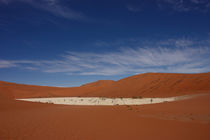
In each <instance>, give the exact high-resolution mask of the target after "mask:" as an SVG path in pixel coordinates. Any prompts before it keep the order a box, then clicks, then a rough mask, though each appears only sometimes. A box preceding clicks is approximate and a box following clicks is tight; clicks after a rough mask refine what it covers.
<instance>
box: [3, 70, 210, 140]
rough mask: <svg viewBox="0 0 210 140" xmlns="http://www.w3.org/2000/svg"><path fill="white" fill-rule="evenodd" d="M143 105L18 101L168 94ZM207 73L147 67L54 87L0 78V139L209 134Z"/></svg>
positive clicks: (194, 139)
mask: <svg viewBox="0 0 210 140" xmlns="http://www.w3.org/2000/svg"><path fill="white" fill-rule="evenodd" d="M200 93H207V94H206V95H201V96H196V97H195V98H191V99H187V100H181V101H176V102H168V103H167V102H166V103H161V104H152V105H143V106H65V105H53V104H41V103H32V102H24V101H16V100H14V98H27V97H52V96H107V97H118V96H120V97H132V96H144V97H168V96H177V95H184V94H200ZM209 93H210V73H203V74H163V73H146V74H140V75H136V76H132V77H128V78H125V79H122V80H119V81H116V82H115V81H106V80H105V81H97V82H94V83H89V84H86V85H83V86H81V87H74V88H57V87H45V86H31V85H22V84H15V83H7V82H0V140H46V139H50V140H65V139H66V140H107V139H109V140H128V139H131V140H139V139H143V140H168V139H170V140H177V139H179V140H188V139H190V140H201V139H202V140H209V139H210V133H209V132H210V109H209V108H210V94H209Z"/></svg>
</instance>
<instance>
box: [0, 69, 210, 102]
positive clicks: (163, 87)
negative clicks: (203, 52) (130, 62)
mask: <svg viewBox="0 0 210 140" xmlns="http://www.w3.org/2000/svg"><path fill="white" fill-rule="evenodd" d="M209 85H210V73H201V74H169V73H146V74H140V75H135V76H131V77H128V78H125V79H121V80H119V81H112V80H99V81H97V82H93V83H88V84H85V85H82V86H80V87H71V88H58V87H46V86H31V85H22V84H15V83H7V82H0V97H1V98H33V97H67V96H69V97H70V96H84V97H134V96H136V97H138V96H142V97H172V96H180V95H185V94H196V93H209V92H210V86H209Z"/></svg>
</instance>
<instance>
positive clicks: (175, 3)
mask: <svg viewBox="0 0 210 140" xmlns="http://www.w3.org/2000/svg"><path fill="white" fill-rule="evenodd" d="M157 3H158V6H159V7H160V8H163V7H169V8H172V9H173V10H175V11H178V12H189V11H200V12H207V11H209V10H210V7H209V5H210V1H209V0H157Z"/></svg>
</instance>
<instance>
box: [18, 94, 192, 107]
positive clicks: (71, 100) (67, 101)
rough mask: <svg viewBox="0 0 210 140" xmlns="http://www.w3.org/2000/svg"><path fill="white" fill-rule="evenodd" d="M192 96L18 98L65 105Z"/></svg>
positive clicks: (145, 101) (148, 101) (159, 100)
mask: <svg viewBox="0 0 210 140" xmlns="http://www.w3.org/2000/svg"><path fill="white" fill-rule="evenodd" d="M190 97H192V96H177V97H169V98H138V97H136V98H104V97H58V98H27V99H17V100H22V101H30V102H41V103H53V104H63V105H144V104H155V103H162V102H172V101H177V100H183V99H186V98H190Z"/></svg>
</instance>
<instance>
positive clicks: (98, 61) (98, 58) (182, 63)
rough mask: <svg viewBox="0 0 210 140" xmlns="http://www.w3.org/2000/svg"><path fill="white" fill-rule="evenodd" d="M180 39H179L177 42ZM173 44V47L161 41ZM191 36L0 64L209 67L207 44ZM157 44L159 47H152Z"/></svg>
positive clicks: (99, 68) (127, 70)
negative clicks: (147, 45) (99, 51)
mask: <svg viewBox="0 0 210 140" xmlns="http://www.w3.org/2000/svg"><path fill="white" fill-rule="evenodd" d="M177 42H179V43H177ZM168 44H175V46H174V47H171V48H170V47H165V46H164V45H168ZM195 44H196V43H195V42H193V41H190V40H183V39H181V40H173V39H172V40H168V41H160V42H158V43H157V42H156V43H153V47H144V46H141V47H140V46H137V47H136V48H135V49H132V48H121V49H120V50H119V51H113V52H106V53H96V52H66V54H65V55H62V57H61V58H60V59H56V60H41V61H34V60H15V61H14V60H0V68H14V67H17V68H22V69H27V70H38V71H42V72H46V73H65V74H68V75H124V74H136V73H144V72H169V73H170V72H172V73H176V72H177V73H199V72H209V71H210V62H209V60H210V46H208V44H206V45H205V46H201V45H200V46H197V47H196V46H195ZM154 46H158V47H154Z"/></svg>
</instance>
